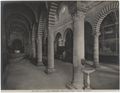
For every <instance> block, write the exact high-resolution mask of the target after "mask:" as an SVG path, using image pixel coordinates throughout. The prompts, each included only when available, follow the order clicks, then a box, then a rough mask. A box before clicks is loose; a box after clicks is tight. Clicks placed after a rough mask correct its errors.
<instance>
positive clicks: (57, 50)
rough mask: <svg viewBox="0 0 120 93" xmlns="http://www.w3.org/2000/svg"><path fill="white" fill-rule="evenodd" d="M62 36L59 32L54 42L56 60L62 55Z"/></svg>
mask: <svg viewBox="0 0 120 93" xmlns="http://www.w3.org/2000/svg"><path fill="white" fill-rule="evenodd" d="M62 43H63V42H62V34H61V33H60V32H58V33H57V34H56V36H55V41H54V50H55V51H54V52H55V57H56V58H60V55H61V53H62V52H61V50H62V48H63V47H62V46H63V44H62Z"/></svg>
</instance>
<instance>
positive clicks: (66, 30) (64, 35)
mask: <svg viewBox="0 0 120 93" xmlns="http://www.w3.org/2000/svg"><path fill="white" fill-rule="evenodd" d="M68 30H71V31H73V29H72V28H66V29H65V30H64V34H63V42H64V43H65V38H66V34H67V32H68Z"/></svg>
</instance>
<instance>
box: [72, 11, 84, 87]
mask: <svg viewBox="0 0 120 93" xmlns="http://www.w3.org/2000/svg"><path fill="white" fill-rule="evenodd" d="M84 17H85V14H84V12H80V11H78V12H77V14H76V16H75V17H74V36H73V40H74V41H73V80H72V83H71V86H72V88H75V89H82V88H83V73H82V64H81V60H82V59H84V54H85V53H84V52H85V50H84V43H85V41H84Z"/></svg>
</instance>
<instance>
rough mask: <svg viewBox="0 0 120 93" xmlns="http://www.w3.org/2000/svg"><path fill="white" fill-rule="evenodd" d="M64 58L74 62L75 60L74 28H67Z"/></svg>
mask: <svg viewBox="0 0 120 93" xmlns="http://www.w3.org/2000/svg"><path fill="white" fill-rule="evenodd" d="M64 46H65V50H64V53H63V54H64V60H65V61H67V62H70V63H72V61H73V30H72V29H70V28H67V29H66V30H65V32H64Z"/></svg>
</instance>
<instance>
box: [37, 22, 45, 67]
mask: <svg viewBox="0 0 120 93" xmlns="http://www.w3.org/2000/svg"><path fill="white" fill-rule="evenodd" d="M41 28H42V25H41V24H40V23H39V26H38V33H37V65H38V66H43V65H44V64H43V62H42V33H43V31H42V30H43V29H41Z"/></svg>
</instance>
